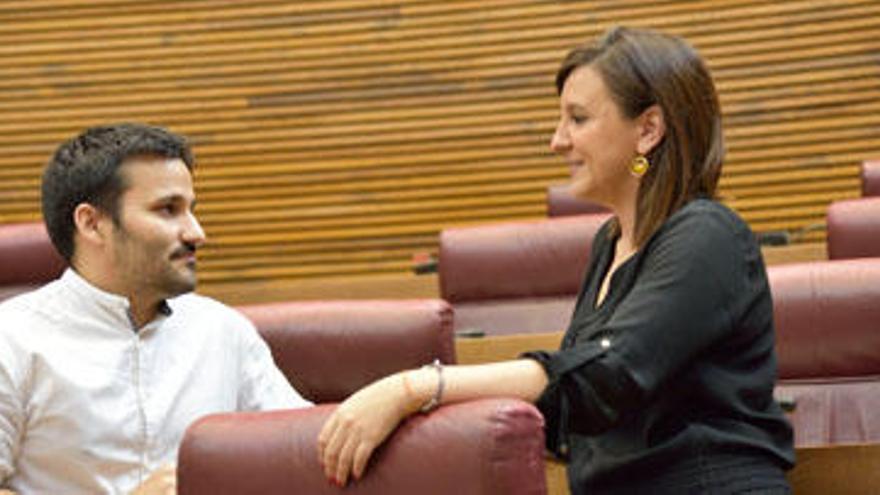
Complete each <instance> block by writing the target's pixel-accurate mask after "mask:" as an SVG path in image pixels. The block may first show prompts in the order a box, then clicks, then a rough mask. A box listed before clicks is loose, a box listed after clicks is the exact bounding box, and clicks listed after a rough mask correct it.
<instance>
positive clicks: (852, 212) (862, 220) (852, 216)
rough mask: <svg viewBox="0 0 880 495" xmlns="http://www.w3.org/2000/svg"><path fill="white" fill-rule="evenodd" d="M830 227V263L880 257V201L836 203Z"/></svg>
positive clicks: (828, 220)
mask: <svg viewBox="0 0 880 495" xmlns="http://www.w3.org/2000/svg"><path fill="white" fill-rule="evenodd" d="M826 223H827V229H828V237H827V243H828V258H829V259H847V258H863V257H878V256H880V197H869V198H857V199H847V200H839V201H834V202H832V203H831V204H830V205H829V206H828V212H827V218H826Z"/></svg>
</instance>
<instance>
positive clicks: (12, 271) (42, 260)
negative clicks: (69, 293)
mask: <svg viewBox="0 0 880 495" xmlns="http://www.w3.org/2000/svg"><path fill="white" fill-rule="evenodd" d="M65 266H67V264H66V263H65V262H64V258H62V257H61V255H59V254H58V252H57V251H55V247H54V246H52V242H51V241H50V240H49V234H48V233H46V228H45V226H44V225H43V223H42V222H31V223H19V224H7V225H0V301H2V300H3V299H6V298H9V297H12V296H14V295H16V294H19V293H21V292H25V291H28V290H32V289H35V288H37V287H39V286H41V285H43V284H45V283H46V282H49V281H51V280H54V279H56V278H58V276H59V275H61V272H63V271H64V268H65Z"/></svg>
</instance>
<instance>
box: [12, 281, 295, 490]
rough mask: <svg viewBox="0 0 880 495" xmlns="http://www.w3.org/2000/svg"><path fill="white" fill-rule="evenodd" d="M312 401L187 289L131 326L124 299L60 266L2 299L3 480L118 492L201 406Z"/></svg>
mask: <svg viewBox="0 0 880 495" xmlns="http://www.w3.org/2000/svg"><path fill="white" fill-rule="evenodd" d="M308 405H310V403H309V402H308V401H306V400H305V399H303V398H302V397H301V396H300V395H299V394H298V393H297V392H296V391H295V390H294V389H293V388H292V387H291V385H290V384H289V382H288V381H287V380H286V379H285V377H284V375H283V374H282V373H281V372H280V371H279V370H278V368H277V367H276V366H275V363H274V362H273V360H272V356H271V354H270V351H269V348H268V346H267V345H266V343H265V342H264V341H263V340H262V339H261V338H260V337H259V335H258V334H257V332H256V330H255V329H254V327H253V325H252V324H251V323H250V322H249V321H248V320H247V319H246V318H245V317H244V316H242V315H241V314H240V313H238V312H236V311H235V310H233V309H231V308H229V307H227V306H225V305H223V304H221V303H219V302H217V301H214V300H212V299H209V298H206V297H202V296H199V295H195V294H186V295H182V296H178V297H176V298H173V299H169V300H168V301H166V304H165V306H164V307H163V311H161V312H160V315H159V316H158V317H157V318H156V319H154V320H153V321H152V322H150V323H149V324H147V325H146V326H144V327H143V328H141V329H140V330H139V331H137V332H136V331H135V329H134V327H133V324H132V322H131V320H130V318H129V312H128V300H127V299H126V298H124V297H121V296H117V295H114V294H109V293H106V292H104V291H101V290H100V289H98V288H96V287H94V286H92V285H90V284H89V283H88V282H87V281H86V280H84V279H83V278H81V277H80V276H79V275H77V273H76V272H75V271H73V270H71V269H68V270H67V271H66V272H65V273H64V275H63V276H62V277H61V278H60V279H58V280H56V281H54V282H52V283H50V284H48V285H46V286H44V287H42V288H41V289H38V290H36V291H34V292H30V293H28V294H24V295H21V296H18V297H15V298H13V299H10V300H7V301H5V302H3V303H2V304H0V480H2V484H3V486H5V487H8V488H11V489H13V490H16V491H19V492H21V493H65V494H73V493H126V492H128V491H130V490H132V489H133V488H135V487H136V486H137V485H138V484H140V483H141V482H142V481H143V480H144V479H146V477H147V476H148V475H149V473H150V472H152V471H153V470H155V469H156V468H158V467H160V466H162V465H163V464H167V463H174V462H176V456H177V448H178V446H179V444H180V442H181V440H182V438H183V433H184V432H185V430H186V428H187V427H188V426H189V425H190V424H191V423H192V422H193V421H195V420H196V419H198V418H200V417H202V416H204V415H206V414H210V413H216V412H229V411H257V410H268V409H283V408H297V407H305V406H308Z"/></svg>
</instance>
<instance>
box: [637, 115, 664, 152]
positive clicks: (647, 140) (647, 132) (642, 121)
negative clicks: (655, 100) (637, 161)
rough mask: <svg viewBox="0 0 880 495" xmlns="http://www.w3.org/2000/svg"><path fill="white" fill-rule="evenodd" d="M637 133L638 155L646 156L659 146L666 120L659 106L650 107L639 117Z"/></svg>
mask: <svg viewBox="0 0 880 495" xmlns="http://www.w3.org/2000/svg"><path fill="white" fill-rule="evenodd" d="M638 133H639V135H638V142H637V143H636V151H638V153H639V154H640V155H647V154H648V153H650V152H651V151H653V150H654V148H656V147H657V145H658V144H660V141H662V140H663V136H665V135H666V119H665V118H664V116H663V109H662V108H660V105H657V104H654V105H651V106H650V107H648V108H647V109H645V111H644V112H642V114H641V115H639V117H638Z"/></svg>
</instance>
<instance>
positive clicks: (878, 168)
mask: <svg viewBox="0 0 880 495" xmlns="http://www.w3.org/2000/svg"><path fill="white" fill-rule="evenodd" d="M861 172H862V173H861V175H862V196H880V159H876V160H865V161H864V162H862V169H861Z"/></svg>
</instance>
